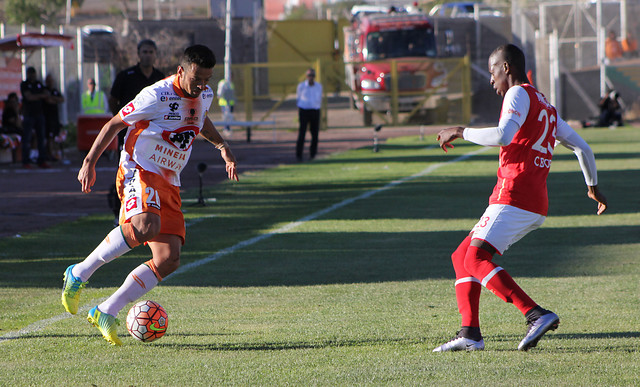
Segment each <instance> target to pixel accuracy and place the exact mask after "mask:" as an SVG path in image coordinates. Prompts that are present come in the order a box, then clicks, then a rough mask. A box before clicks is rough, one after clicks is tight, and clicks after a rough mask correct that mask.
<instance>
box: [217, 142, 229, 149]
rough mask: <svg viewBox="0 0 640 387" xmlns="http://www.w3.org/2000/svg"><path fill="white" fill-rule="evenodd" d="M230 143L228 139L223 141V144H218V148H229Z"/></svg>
mask: <svg viewBox="0 0 640 387" xmlns="http://www.w3.org/2000/svg"><path fill="white" fill-rule="evenodd" d="M228 147H229V144H228V143H227V142H226V141H223V142H222V144H218V145H216V149H217V150H222V148H228Z"/></svg>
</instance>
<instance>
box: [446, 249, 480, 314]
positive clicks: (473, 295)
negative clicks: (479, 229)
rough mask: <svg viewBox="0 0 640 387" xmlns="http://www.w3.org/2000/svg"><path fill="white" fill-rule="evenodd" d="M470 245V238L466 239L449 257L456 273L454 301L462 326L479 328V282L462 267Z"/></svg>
mask: <svg viewBox="0 0 640 387" xmlns="http://www.w3.org/2000/svg"><path fill="white" fill-rule="evenodd" d="M470 243H471V238H470V237H466V238H465V240H463V241H462V243H460V246H458V248H457V249H456V251H454V252H453V254H452V255H451V261H452V262H453V269H454V270H455V272H456V300H457V301H458V311H459V312H460V315H461V316H462V326H463V327H464V326H469V327H479V326H480V320H479V317H478V315H479V310H480V291H481V290H482V287H481V286H480V281H478V280H477V279H476V278H474V277H473V276H472V275H471V274H469V272H467V270H466V269H465V267H464V257H465V254H466V252H467V249H468V248H469V244H470Z"/></svg>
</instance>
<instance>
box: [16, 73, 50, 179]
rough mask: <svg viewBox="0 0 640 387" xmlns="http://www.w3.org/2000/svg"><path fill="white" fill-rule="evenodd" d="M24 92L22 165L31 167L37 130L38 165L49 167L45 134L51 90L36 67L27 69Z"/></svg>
mask: <svg viewBox="0 0 640 387" xmlns="http://www.w3.org/2000/svg"><path fill="white" fill-rule="evenodd" d="M20 92H21V93H22V116H23V122H22V129H23V130H22V165H23V166H24V167H25V168H31V159H32V155H31V139H32V137H31V136H32V134H33V133H34V132H35V134H36V140H37V144H38V155H37V156H34V157H33V158H36V162H37V163H38V166H40V167H41V168H49V164H47V149H46V147H45V135H44V107H43V106H44V100H45V99H46V98H47V97H49V91H48V90H47V89H46V88H45V87H44V85H43V84H42V82H40V81H39V80H38V76H37V73H36V69H35V68H33V67H29V68H28V69H27V79H26V80H24V81H22V83H21V84H20Z"/></svg>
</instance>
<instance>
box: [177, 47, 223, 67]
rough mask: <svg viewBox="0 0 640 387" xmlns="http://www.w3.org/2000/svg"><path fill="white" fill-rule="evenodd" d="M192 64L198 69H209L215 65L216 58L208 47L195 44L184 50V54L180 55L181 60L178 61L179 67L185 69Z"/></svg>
mask: <svg viewBox="0 0 640 387" xmlns="http://www.w3.org/2000/svg"><path fill="white" fill-rule="evenodd" d="M192 63H193V64H195V65H197V66H199V67H204V68H207V69H211V68H213V67H214V66H215V65H216V56H215V55H214V54H213V51H211V50H210V49H209V47H207V46H203V45H201V44H196V45H193V46H191V47H187V49H186V50H184V54H182V59H181V60H180V65H181V66H182V67H183V68H185V69H186V68H187V67H189V65H190V64H192Z"/></svg>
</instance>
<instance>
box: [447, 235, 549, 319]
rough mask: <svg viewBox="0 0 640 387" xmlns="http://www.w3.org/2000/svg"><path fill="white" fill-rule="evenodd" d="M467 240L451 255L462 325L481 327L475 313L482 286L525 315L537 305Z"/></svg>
mask: <svg viewBox="0 0 640 387" xmlns="http://www.w3.org/2000/svg"><path fill="white" fill-rule="evenodd" d="M470 243H471V238H470V237H467V238H465V240H464V241H462V243H461V244H460V246H458V248H457V249H456V251H455V252H454V253H453V254H452V255H451V260H452V262H453V268H454V270H455V272H456V299H457V301H458V310H459V311H460V314H461V315H462V326H472V327H477V326H480V322H479V318H478V312H479V303H480V289H481V285H483V286H485V287H486V288H487V289H489V290H490V291H491V292H492V293H494V294H495V295H496V296H498V297H500V298H501V299H502V300H503V301H505V302H508V303H512V304H513V305H515V306H516V307H517V308H518V309H519V310H520V312H522V314H525V313H526V312H528V311H529V310H531V309H532V308H534V307H535V306H536V305H537V304H536V303H535V302H534V301H533V300H532V299H531V298H530V297H529V296H528V295H527V293H525V292H524V290H522V289H521V288H520V287H519V286H518V284H516V282H515V281H514V280H513V278H511V276H510V275H509V273H507V272H506V271H505V270H504V269H502V268H501V267H500V266H498V265H496V264H495V263H493V262H491V260H492V259H493V254H491V253H489V252H488V251H486V250H484V249H481V248H478V247H476V246H470Z"/></svg>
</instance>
